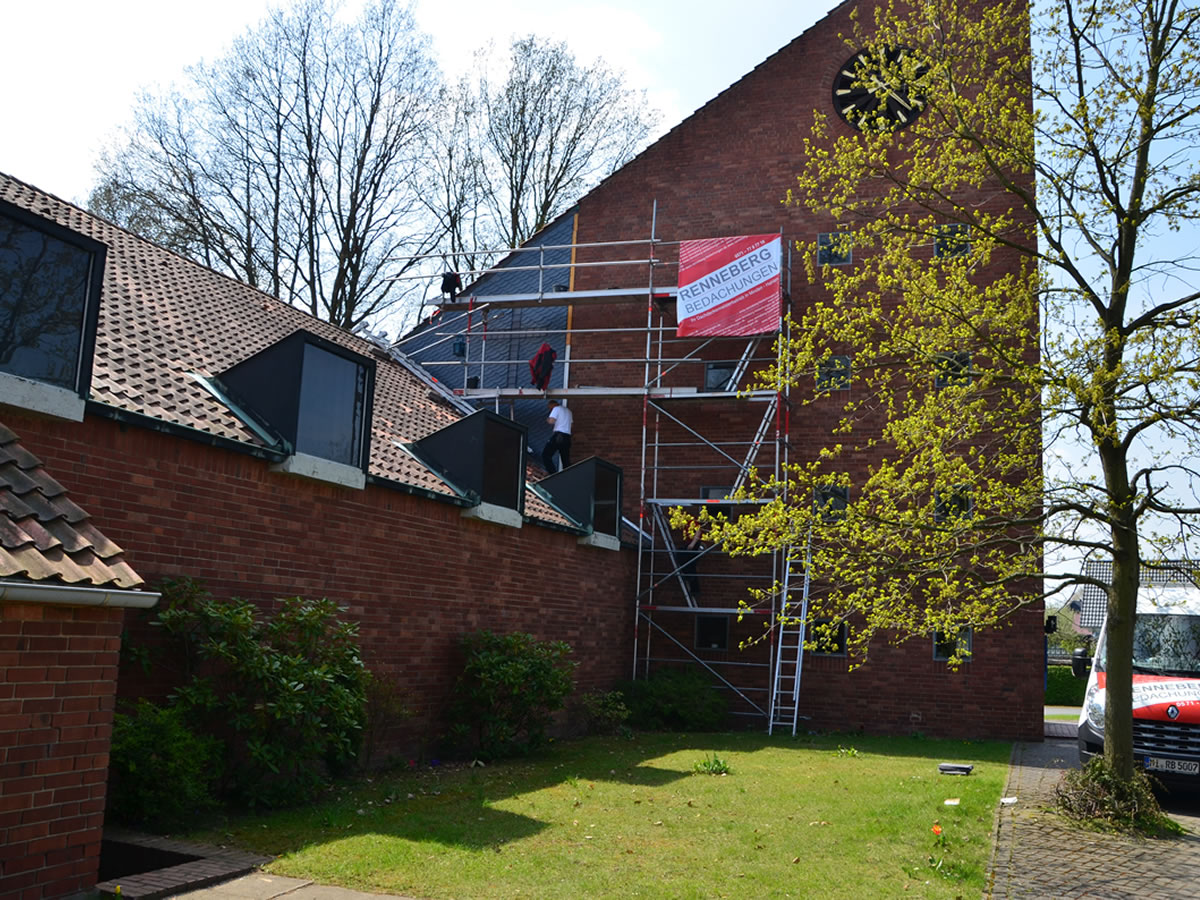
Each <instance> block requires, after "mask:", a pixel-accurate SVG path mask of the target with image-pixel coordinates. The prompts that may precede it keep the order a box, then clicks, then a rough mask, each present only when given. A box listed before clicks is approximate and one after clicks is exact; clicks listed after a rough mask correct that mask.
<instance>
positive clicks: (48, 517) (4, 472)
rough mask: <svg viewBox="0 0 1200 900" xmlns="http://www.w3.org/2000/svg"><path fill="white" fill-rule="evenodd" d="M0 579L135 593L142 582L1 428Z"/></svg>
mask: <svg viewBox="0 0 1200 900" xmlns="http://www.w3.org/2000/svg"><path fill="white" fill-rule="evenodd" d="M0 577H3V578H20V579H28V580H30V581H55V582H59V583H63V584H70V585H75V586H80V587H114V588H122V589H126V588H134V587H138V586H139V585H141V584H142V579H141V578H139V577H138V575H137V573H136V572H134V571H133V569H131V568H130V567H129V565H128V564H127V563H126V562H125V560H124V558H123V556H122V551H121V548H120V547H118V546H117V545H116V544H114V543H113V542H112V541H110V540H109V539H108V538H106V537H105V536H104V535H102V534H101V533H100V532H99V531H98V530H97V529H96V528H95V527H94V526H93V525H92V523H91V522H90V521H89V520H88V517H87V513H86V512H84V511H83V510H82V509H80V508H79V507H78V506H76V505H75V504H74V503H71V502H70V501H69V500H68V498H67V496H66V489H65V488H63V486H62V485H61V484H59V483H58V482H57V481H55V480H54V479H53V478H51V477H50V476H49V475H48V474H47V473H46V470H45V469H44V468H43V467H42V463H41V461H40V460H39V459H38V458H37V457H36V456H34V455H33V454H32V453H30V452H29V451H28V450H26V449H25V448H24V447H22V446H21V445H20V443H18V439H17V436H16V435H15V434H13V432H12V431H10V430H9V429H8V428H5V427H4V426H3V425H0Z"/></svg>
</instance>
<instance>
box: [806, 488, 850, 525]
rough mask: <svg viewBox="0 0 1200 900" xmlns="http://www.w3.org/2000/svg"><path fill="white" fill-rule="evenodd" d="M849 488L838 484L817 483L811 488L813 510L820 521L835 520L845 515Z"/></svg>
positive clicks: (848, 499)
mask: <svg viewBox="0 0 1200 900" xmlns="http://www.w3.org/2000/svg"><path fill="white" fill-rule="evenodd" d="M849 505H850V488H848V487H845V486H844V485H840V484H818V485H817V486H816V487H815V488H813V511H814V512H815V513H816V514H817V515H818V516H820V518H821V521H822V522H837V521H839V520H841V519H844V518H845V517H846V507H847V506H849Z"/></svg>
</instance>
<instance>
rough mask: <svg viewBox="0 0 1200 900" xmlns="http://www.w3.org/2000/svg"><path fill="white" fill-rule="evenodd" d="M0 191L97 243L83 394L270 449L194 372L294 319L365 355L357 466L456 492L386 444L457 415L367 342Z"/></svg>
mask: <svg viewBox="0 0 1200 900" xmlns="http://www.w3.org/2000/svg"><path fill="white" fill-rule="evenodd" d="M0 199H3V200H5V201H7V202H9V203H12V204H14V205H15V206H19V207H22V208H23V209H26V210H29V211H30V212H32V213H35V214H36V215H39V216H42V217H44V218H46V219H49V220H51V221H53V222H56V223H58V224H59V225H62V226H64V227H66V228H70V229H72V230H74V231H76V232H78V233H80V234H84V235H87V236H88V237H91V238H93V239H94V240H97V241H100V242H101V243H103V244H105V245H106V246H107V247H108V252H107V254H106V259H105V268H104V283H103V290H102V296H101V307H100V316H99V321H98V323H97V327H96V348H95V355H94V359H93V363H92V382H91V396H92V399H93V400H95V401H98V402H100V403H103V404H105V405H107V406H109V407H115V408H116V409H118V410H126V411H129V412H132V413H137V414H139V415H143V416H149V417H151V418H154V419H159V420H161V421H163V422H167V423H170V424H173V425H178V426H183V427H186V428H191V429H196V430H199V431H201V432H206V433H208V434H211V435H215V436H218V437H221V438H227V439H229V440H232V441H236V442H239V443H242V444H245V445H249V446H252V447H259V448H264V447H265V448H268V449H277V448H274V446H273V445H270V444H267V443H266V442H264V440H263V438H262V437H260V435H259V434H258V433H257V432H255V431H254V430H253V429H252V428H250V426H248V425H247V424H246V423H245V422H243V421H242V420H241V419H240V418H239V417H238V416H237V415H236V414H235V413H234V412H232V411H231V410H230V409H229V407H227V406H226V405H225V404H224V403H222V402H221V401H220V400H218V399H217V398H216V397H215V396H213V395H212V394H211V393H210V392H209V391H208V390H207V389H206V388H205V387H204V386H203V385H202V384H201V383H200V382H198V381H197V380H196V378H195V377H194V375H203V376H213V375H218V374H220V373H222V372H224V371H226V370H227V369H229V368H231V367H232V366H234V365H235V364H237V363H239V362H242V361H244V360H246V359H247V358H249V357H251V356H253V355H254V354H256V353H258V352H259V351H261V350H263V349H265V348H267V347H269V346H271V345H272V344H274V343H276V342H278V341H280V340H282V339H283V338H286V337H287V336H289V335H291V334H293V333H294V332H295V331H297V330H299V329H303V330H306V331H309V332H312V333H314V334H316V335H318V336H319V337H322V338H325V339H326V340H329V341H332V342H333V343H336V344H340V345H341V346H343V347H346V348H347V349H349V350H351V351H353V352H355V353H357V354H359V355H360V356H364V357H370V358H374V359H375V361H376V370H375V396H374V403H373V408H372V435H371V457H370V462H369V465H368V468H367V472H368V474H369V475H373V476H376V477H379V478H384V479H387V480H389V481H393V482H398V483H401V484H405V485H412V486H414V487H418V488H422V489H424V490H428V491H431V492H434V493H438V494H443V495H447V496H456V494H455V491H454V490H453V489H452V488H451V487H449V486H448V485H447V484H445V483H444V482H443V481H442V480H441V478H439V477H438V476H437V475H436V474H434V473H433V472H431V471H430V470H429V469H428V468H427V467H425V466H424V465H422V464H421V463H420V462H418V461H417V460H416V459H414V458H413V457H412V456H411V455H410V454H408V453H406V452H405V451H404V450H402V449H401V448H400V447H398V446H396V444H397V443H399V444H407V443H411V442H413V441H416V440H419V439H420V438H423V437H425V436H426V435H428V434H431V433H433V432H434V431H437V430H438V429H440V428H444V427H445V426H447V425H449V424H450V423H452V422H454V421H456V420H457V419H459V418H461V417H462V413H460V412H459V411H458V410H456V409H455V408H454V407H452V406H451V405H449V404H448V403H447V402H446V400H445V399H444V398H443V397H441V396H439V395H438V394H437V393H436V392H435V391H431V389H430V387H429V386H428V385H427V384H426V383H425V382H423V381H422V380H421V379H420V378H418V377H416V376H415V375H413V374H412V373H411V372H409V371H408V370H407V369H406V368H405V367H404V366H403V365H401V364H399V363H397V362H395V361H394V360H393V359H392V358H390V357H389V356H388V355H387V353H385V352H384V351H382V350H381V349H380V348H378V347H377V346H376V345H374V344H372V343H371V342H369V341H367V340H364V339H362V338H360V337H358V336H357V335H353V334H350V333H348V332H346V331H343V330H342V329H340V328H336V327H334V326H333V325H330V324H329V323H328V322H324V321H322V320H320V319H317V318H315V317H313V316H311V315H309V314H308V313H306V312H304V311H302V310H299V309H297V308H295V307H293V306H289V305H288V304H287V303H284V302H282V301H280V300H277V299H275V298H274V297H271V296H270V295H268V294H264V293H263V292H262V291H260V290H258V289H256V288H252V287H250V286H249V285H245V284H242V283H241V282H239V281H235V280H234V279H232V278H229V277H227V276H225V275H221V274H219V273H217V272H214V271H213V270H211V269H207V268H205V267H204V266H201V265H199V264H197V263H194V262H192V261H191V260H188V259H185V258H184V257H182V256H178V255H176V254H174V253H172V252H171V251H169V250H166V249H164V248H162V247H159V246H157V245H156V244H153V243H151V242H149V241H147V240H145V239H143V238H139V237H137V236H136V235H133V234H131V233H129V232H128V231H125V230H123V229H121V228H118V227H117V226H115V225H113V224H111V223H109V222H106V221H104V220H103V219H100V218H97V217H96V216H93V215H91V214H90V213H88V212H86V211H84V210H82V209H80V208H79V207H77V206H74V205H72V204H70V203H67V202H65V201H63V200H60V199H59V198H57V197H54V196H52V195H50V194H47V193H45V192H43V191H40V190H38V189H36V188H34V187H31V186H30V185H27V184H25V183H23V182H21V181H18V180H16V179H14V178H11V177H9V176H7V175H4V174H2V173H0ZM0 443H6V442H4V441H0ZM13 452H18V451H13ZM6 466H7V467H12V468H13V469H14V470H15V473H16V474H13V476H12V477H13V478H14V479H15V481H17V482H19V483H20V484H21V490H20V491H19V492H18V493H19V495H20V498H21V500H23V501H24V502H25V503H26V504H27V505H28V506H29V507H30V508H31V509H33V510H34V512H35V514H36V518H37V520H38V521H42V522H44V521H47V520H49V519H50V518H51V511H50V510H49V509H47V508H46V504H47V503H49V504H50V505H51V507H53V509H54V510H56V511H57V512H58V513H60V514H61V516H62V518H63V519H64V520H65V521H67V522H69V523H71V524H77V523H78V522H79V521H81V520H82V519H84V518H85V517H86V514H85V513H83V511H82V510H80V509H78V507H75V506H74V505H73V504H70V501H69V500H68V499H67V498H66V495H65V492H64V491H63V489H62V487H61V485H58V484H57V483H56V482H54V481H53V479H50V478H49V476H48V475H45V473H44V472H41V470H40V469H29V468H27V467H25V466H23V465H21V460H17V459H6V458H4V457H0V468H4V467H6ZM31 472H41V474H38V475H33V474H30V473H31ZM22 479H26V480H22ZM35 480H36V481H37V484H38V486H39V487H40V488H41V492H40V495H37V494H32V493H30V486H29V483H28V482H29V481H35ZM15 502H17V501H15V500H14V499H13V498H12V497H10V498H7V499H0V509H3V510H7V511H9V512H10V514H12V515H19V514H22V511H21V510H20V509H16V508H13V506H12V504H14V503H15ZM525 502H526V513H527V514H528V515H530V516H531V517H532V518H535V519H538V520H540V521H544V522H548V523H554V524H558V525H569V526H573V525H574V523H571V522H569V521H568V520H567V519H565V518H563V516H561V515H560V514H559V513H557V512H556V511H554V510H553V509H552V508H551V507H549V506H548V505H547V504H545V503H544V502H542V501H541V500H540V499H539V498H537V497H536V496H535V495H534V494H533V492H532V491H527V492H526V500H525ZM26 518H27V516H26ZM64 543H65V542H64Z"/></svg>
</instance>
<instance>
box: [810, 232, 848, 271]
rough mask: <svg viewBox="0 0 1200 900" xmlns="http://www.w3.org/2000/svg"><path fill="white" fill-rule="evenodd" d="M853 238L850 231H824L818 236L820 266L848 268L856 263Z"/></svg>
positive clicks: (818, 262)
mask: <svg viewBox="0 0 1200 900" xmlns="http://www.w3.org/2000/svg"><path fill="white" fill-rule="evenodd" d="M852 243H853V237H852V236H851V234H850V232H848V231H823V232H821V233H820V234H818V235H817V265H818V266H848V265H850V264H851V263H852V262H853V261H854V251H853V250H852V249H851V245H852Z"/></svg>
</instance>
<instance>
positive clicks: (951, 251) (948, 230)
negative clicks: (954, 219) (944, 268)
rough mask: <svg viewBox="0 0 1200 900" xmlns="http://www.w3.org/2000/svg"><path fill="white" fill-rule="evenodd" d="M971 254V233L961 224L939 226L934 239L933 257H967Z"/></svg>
mask: <svg viewBox="0 0 1200 900" xmlns="http://www.w3.org/2000/svg"><path fill="white" fill-rule="evenodd" d="M970 252H971V232H970V229H969V228H967V226H966V225H964V224H962V223H961V222H959V223H955V224H953V225H939V226H938V229H937V233H936V234H935V235H934V238H933V255H934V256H935V257H938V258H942V257H949V256H966V255H967V254H968V253H970Z"/></svg>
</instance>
